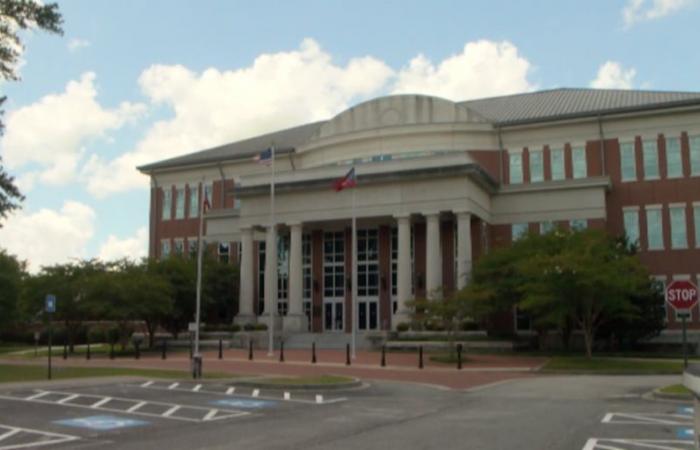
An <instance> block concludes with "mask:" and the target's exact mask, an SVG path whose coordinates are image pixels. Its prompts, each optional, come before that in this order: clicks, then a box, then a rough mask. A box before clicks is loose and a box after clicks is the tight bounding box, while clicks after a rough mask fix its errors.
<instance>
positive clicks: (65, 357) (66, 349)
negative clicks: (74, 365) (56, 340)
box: [63, 342, 68, 359]
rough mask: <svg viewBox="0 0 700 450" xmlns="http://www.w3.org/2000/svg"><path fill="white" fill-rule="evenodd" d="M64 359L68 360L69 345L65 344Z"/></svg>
mask: <svg viewBox="0 0 700 450" xmlns="http://www.w3.org/2000/svg"><path fill="white" fill-rule="evenodd" d="M63 359H68V343H66V342H64V343H63Z"/></svg>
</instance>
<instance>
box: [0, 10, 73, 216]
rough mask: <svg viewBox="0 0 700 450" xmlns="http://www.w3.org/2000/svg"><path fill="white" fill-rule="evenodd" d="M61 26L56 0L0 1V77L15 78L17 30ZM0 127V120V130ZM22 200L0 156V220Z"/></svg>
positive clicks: (0, 101) (19, 43)
mask: <svg viewBox="0 0 700 450" xmlns="http://www.w3.org/2000/svg"><path fill="white" fill-rule="evenodd" d="M62 25H63V18H62V17H61V14H60V13H59V11H58V5H57V4H56V3H49V4H46V5H42V4H41V3H39V2H37V1H35V0H0V78H2V79H4V80H12V81H15V80H18V79H19V75H18V74H17V62H18V61H19V58H20V56H21V55H22V50H23V45H22V41H21V40H20V37H19V32H20V31H21V30H26V29H28V28H31V29H34V28H39V29H42V30H44V31H48V32H49V33H56V34H63V28H62ZM5 100H7V98H6V97H4V96H3V97H0V108H1V107H2V105H3V104H4V102H5ZM0 114H2V112H0ZM2 129H3V125H2V123H1V122H0V133H1V132H2ZM23 200H24V197H23V196H22V194H21V193H20V191H19V189H17V186H16V185H15V182H14V178H13V177H11V176H10V175H8V174H7V172H6V171H5V168H4V166H3V164H2V159H1V158H0V219H4V218H5V217H7V214H8V213H10V212H11V211H13V210H15V209H17V208H19V204H20V202H22V201H23ZM0 226H2V224H0Z"/></svg>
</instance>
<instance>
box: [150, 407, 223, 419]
mask: <svg viewBox="0 0 700 450" xmlns="http://www.w3.org/2000/svg"><path fill="white" fill-rule="evenodd" d="M178 409H180V405H175V406H173V407H172V408H170V409H169V410H167V411H165V412H164V413H163V414H161V415H162V416H163V417H170V416H172V415H173V414H175V411H177V410H178ZM210 412H211V411H210Z"/></svg>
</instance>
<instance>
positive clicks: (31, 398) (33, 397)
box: [25, 391, 49, 401]
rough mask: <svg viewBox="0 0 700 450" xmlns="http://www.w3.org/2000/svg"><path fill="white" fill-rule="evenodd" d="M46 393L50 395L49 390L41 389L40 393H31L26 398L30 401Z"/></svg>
mask: <svg viewBox="0 0 700 450" xmlns="http://www.w3.org/2000/svg"><path fill="white" fill-rule="evenodd" d="M45 395H49V391H41V392H39V393H38V394H34V395H30V396H29V397H27V398H25V400H29V401H31V400H36V399H38V398H41V397H43V396H45Z"/></svg>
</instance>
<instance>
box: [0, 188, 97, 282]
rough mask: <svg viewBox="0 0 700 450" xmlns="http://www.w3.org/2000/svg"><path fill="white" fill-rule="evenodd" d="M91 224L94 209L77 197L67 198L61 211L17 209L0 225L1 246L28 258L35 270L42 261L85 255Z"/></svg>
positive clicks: (59, 260) (93, 220)
mask: <svg viewBox="0 0 700 450" xmlns="http://www.w3.org/2000/svg"><path fill="white" fill-rule="evenodd" d="M94 226H95V212H94V211H93V209H92V208H90V207H89V206H87V205H85V204H83V203H80V202H76V201H66V202H65V203H64V204H63V207H62V208H61V209H60V211H56V210H52V209H40V210H39V211H37V212H35V213H27V212H24V211H19V212H16V213H14V214H12V215H11V216H10V217H9V218H8V219H7V221H6V222H5V223H4V224H3V227H2V228H0V246H1V247H3V248H5V249H7V250H8V252H9V253H12V254H15V255H17V256H19V258H20V259H24V260H27V261H28V264H29V266H28V268H29V270H30V271H31V272H36V271H38V270H39V268H40V267H41V266H44V265H50V264H56V263H64V262H66V261H68V260H69V259H71V258H84V257H86V256H87V254H86V245H87V243H88V242H89V241H90V239H92V236H93V233H94Z"/></svg>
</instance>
